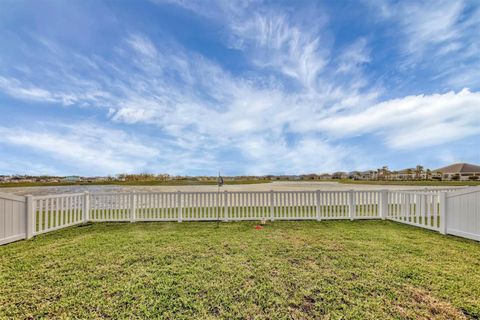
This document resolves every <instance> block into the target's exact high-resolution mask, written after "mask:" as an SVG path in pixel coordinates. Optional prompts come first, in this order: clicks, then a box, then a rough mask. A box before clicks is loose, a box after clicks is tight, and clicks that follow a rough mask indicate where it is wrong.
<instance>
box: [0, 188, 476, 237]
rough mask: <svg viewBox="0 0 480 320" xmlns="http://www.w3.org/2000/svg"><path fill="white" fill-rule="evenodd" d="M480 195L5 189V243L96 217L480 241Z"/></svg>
mask: <svg viewBox="0 0 480 320" xmlns="http://www.w3.org/2000/svg"><path fill="white" fill-rule="evenodd" d="M454 190H457V191H456V192H454ZM479 197H480V188H466V189H462V190H460V191H458V189H442V190H439V189H421V190H414V191H388V190H380V191H375V190H369V191H353V190H351V191H266V192H262V191H257V192H227V191H224V192H157V193H92V194H90V193H76V194H61V195H47V196H35V197H33V196H27V197H19V196H12V195H4V194H0V244H5V243H8V242H12V241H16V240H19V239H24V238H31V237H33V236H35V235H39V234H42V233H46V232H50V231H53V230H58V229H62V228H66V227H69V226H73V225H77V224H82V223H87V222H89V221H91V222H101V221H112V222H121V221H130V222H135V221H178V222H181V221H216V220H221V221H242V220H271V221H275V220H318V221H320V220H334V219H335V220H338V219H349V220H358V219H390V220H393V221H397V222H400V223H405V224H410V225H414V226H418V227H422V228H426V229H430V230H435V231H439V232H442V233H450V234H455V235H458V236H463V237H467V238H470V239H476V240H480V222H479V221H480V211H479V208H480V200H479ZM447 213H448V214H447Z"/></svg>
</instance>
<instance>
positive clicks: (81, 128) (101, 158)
mask: <svg viewBox="0 0 480 320" xmlns="http://www.w3.org/2000/svg"><path fill="white" fill-rule="evenodd" d="M0 143H3V144H7V145H10V146H18V147H23V148H25V147H26V148H28V149H29V150H31V151H33V153H34V154H35V153H37V154H43V156H46V157H47V158H50V159H55V160H61V161H63V162H66V163H70V165H68V167H69V168H70V170H74V171H76V172H77V173H80V172H81V173H86V172H91V173H92V174H95V173H97V174H101V173H104V172H111V173H118V172H134V171H136V170H138V169H139V168H144V167H145V166H146V164H147V162H148V159H149V158H152V157H155V156H157V155H158V153H159V151H158V150H157V149H155V148H152V147H151V146H147V145H144V144H143V143H142V142H140V141H139V140H136V139H134V138H132V137H129V136H128V135H127V134H126V133H124V132H123V131H120V130H109V129H105V128H98V127H95V126H93V125H91V124H86V123H76V124H70V125H59V124H43V125H39V126H36V127H30V128H28V129H27V128H21V127H4V126H2V127H0ZM36 171H38V169H37V170H36ZM48 171H49V170H48Z"/></svg>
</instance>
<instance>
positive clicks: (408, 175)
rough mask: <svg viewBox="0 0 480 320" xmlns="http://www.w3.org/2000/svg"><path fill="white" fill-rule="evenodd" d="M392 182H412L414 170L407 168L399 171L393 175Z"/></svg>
mask: <svg viewBox="0 0 480 320" xmlns="http://www.w3.org/2000/svg"><path fill="white" fill-rule="evenodd" d="M393 179H394V180H413V179H415V169H414V168H407V169H403V170H399V171H397V172H395V173H394V174H393Z"/></svg>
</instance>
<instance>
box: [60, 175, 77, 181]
mask: <svg viewBox="0 0 480 320" xmlns="http://www.w3.org/2000/svg"><path fill="white" fill-rule="evenodd" d="M80 180H81V177H79V176H67V177H64V178H63V182H78V181H80Z"/></svg>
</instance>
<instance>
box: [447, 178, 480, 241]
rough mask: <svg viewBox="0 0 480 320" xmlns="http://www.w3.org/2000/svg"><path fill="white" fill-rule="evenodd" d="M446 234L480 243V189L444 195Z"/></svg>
mask: <svg viewBox="0 0 480 320" xmlns="http://www.w3.org/2000/svg"><path fill="white" fill-rule="evenodd" d="M442 197H443V198H444V199H443V202H444V203H445V205H444V208H445V212H446V213H447V214H446V223H445V225H444V226H443V228H444V230H442V231H443V232H444V233H448V234H453V235H456V236H459V237H464V238H468V239H473V240H477V241H480V187H477V188H468V189H464V190H460V191H456V192H452V193H449V194H442Z"/></svg>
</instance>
